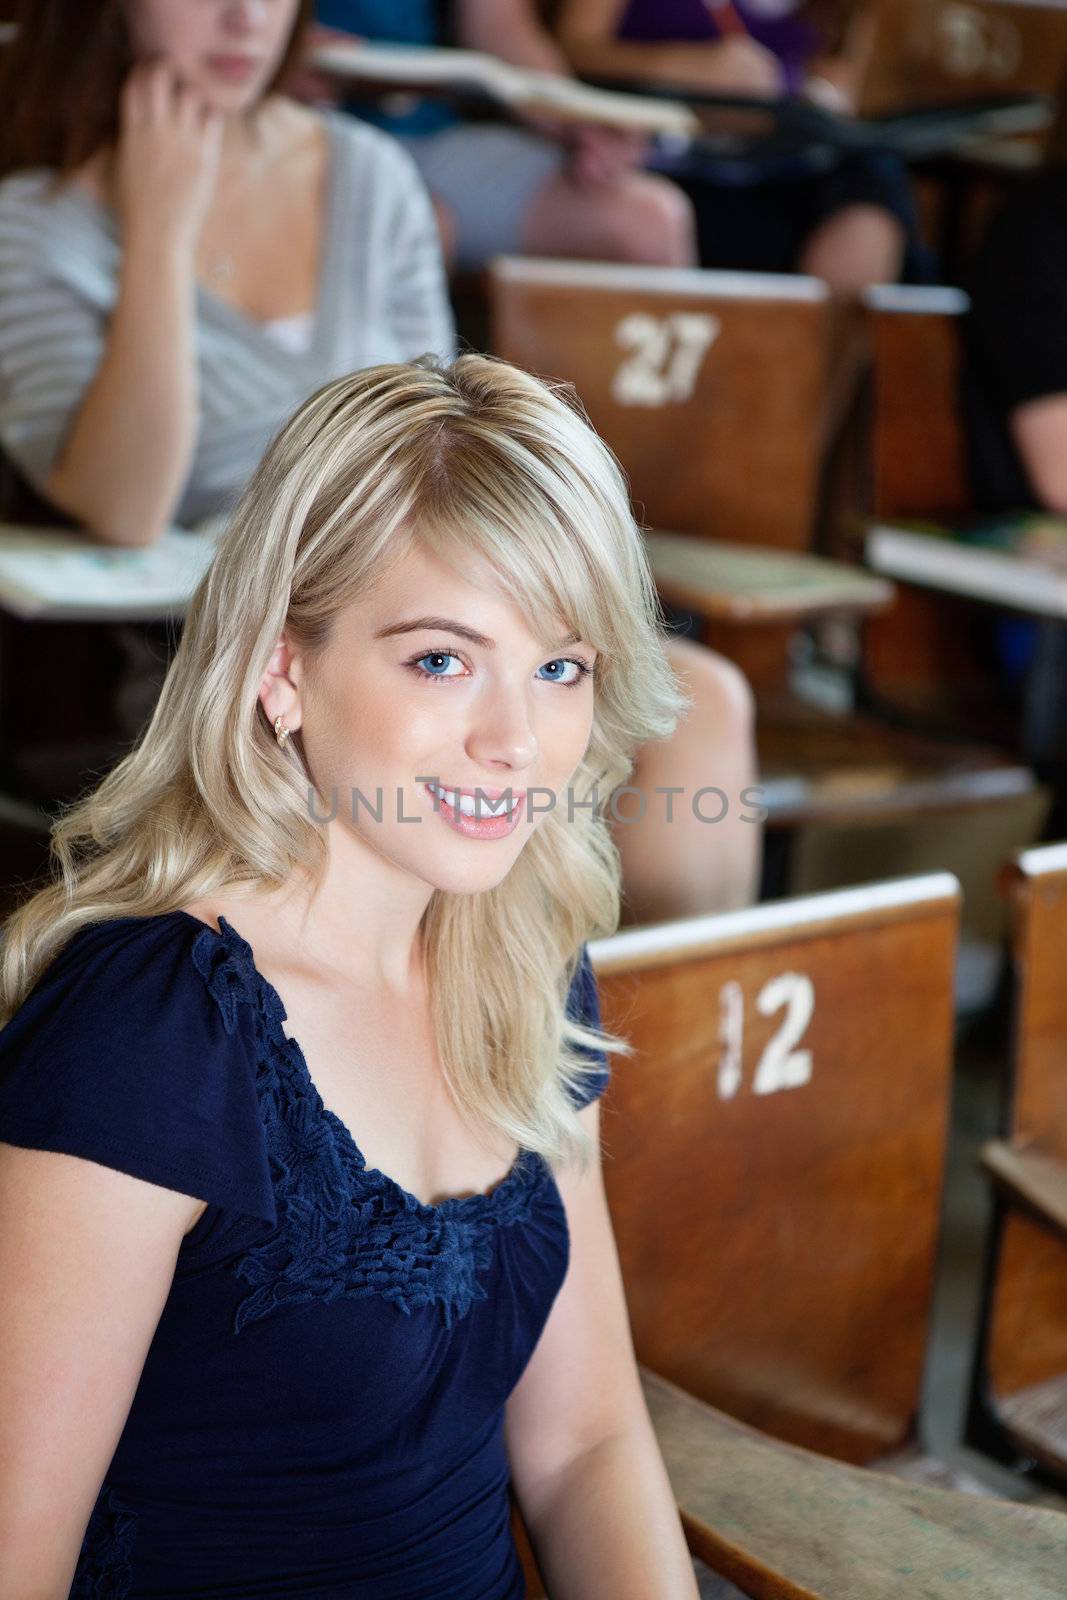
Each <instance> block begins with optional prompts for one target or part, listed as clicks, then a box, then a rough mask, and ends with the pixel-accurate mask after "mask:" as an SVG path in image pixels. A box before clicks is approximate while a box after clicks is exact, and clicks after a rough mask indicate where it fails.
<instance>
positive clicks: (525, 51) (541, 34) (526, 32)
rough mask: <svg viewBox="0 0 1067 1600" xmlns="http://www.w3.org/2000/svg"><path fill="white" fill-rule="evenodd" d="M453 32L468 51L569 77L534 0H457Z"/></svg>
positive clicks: (562, 57)
mask: <svg viewBox="0 0 1067 1600" xmlns="http://www.w3.org/2000/svg"><path fill="white" fill-rule="evenodd" d="M456 33H457V37H458V40H459V43H460V44H461V45H463V47H464V48H465V49H467V50H484V51H486V52H487V54H489V55H493V56H499V57H500V59H501V60H502V61H510V62H511V64H512V66H514V67H528V68H530V69H531V71H534V72H562V73H564V74H565V75H566V76H567V77H569V76H570V72H571V68H570V63H569V62H568V60H567V57H566V56H565V55H564V53H563V51H562V50H561V49H560V47H559V45H558V44H557V43H556V41H555V39H553V37H552V35H551V34H550V33H549V31H548V29H547V28H546V27H545V25H544V23H543V22H542V21H541V18H540V17H539V16H538V14H537V9H536V7H535V5H534V3H533V0H458V4H457V7H456Z"/></svg>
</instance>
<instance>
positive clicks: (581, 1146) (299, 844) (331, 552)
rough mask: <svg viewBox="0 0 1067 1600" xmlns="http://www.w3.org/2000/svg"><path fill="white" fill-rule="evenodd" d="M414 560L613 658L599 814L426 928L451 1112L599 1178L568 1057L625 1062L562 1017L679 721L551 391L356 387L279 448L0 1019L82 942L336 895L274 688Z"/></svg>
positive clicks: (83, 820)
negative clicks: (624, 838) (275, 671)
mask: <svg viewBox="0 0 1067 1600" xmlns="http://www.w3.org/2000/svg"><path fill="white" fill-rule="evenodd" d="M413 537H414V538H417V539H418V540H420V541H422V542H424V544H425V545H426V547H427V548H430V549H435V550H438V551H440V552H443V553H446V554H447V553H448V552H449V551H452V552H455V550H456V549H457V547H458V548H459V549H460V550H461V551H470V552H474V553H476V554H478V555H480V556H482V557H484V558H485V559H487V561H488V563H489V565H490V567H491V569H492V571H493V573H494V575H495V579H496V581H497V582H498V583H499V585H500V586H501V588H502V590H503V592H504V593H505V594H506V595H507V596H508V597H509V598H511V599H512V600H513V601H514V602H515V603H516V604H517V605H518V606H519V607H520V608H521V610H522V612H523V614H524V616H525V617H527V618H529V619H530V620H531V621H532V623H534V624H536V626H537V627H538V628H539V629H540V630H541V634H542V637H549V632H548V629H549V628H550V627H551V628H555V627H557V626H558V624H559V621H560V618H563V619H564V620H565V622H566V623H567V624H568V625H569V626H571V627H573V628H574V630H575V631H576V632H577V633H578V634H579V635H580V636H581V637H582V638H583V639H586V640H588V641H589V642H590V643H591V644H592V645H594V646H595V648H596V649H597V651H598V652H599V655H598V662H597V676H596V680H595V683H596V687H595V709H594V716H593V728H592V734H591V738H590V742H589V747H588V750H587V752H586V755H585V757H584V759H583V761H582V763H581V764H580V766H579V768H578V770H577V772H576V773H575V775H574V778H573V779H572V788H573V790H575V791H576V792H577V793H578V795H580V796H581V797H583V798H591V797H592V795H593V792H594V791H595V793H596V799H597V802H598V803H597V805H596V806H595V808H594V807H590V808H589V809H586V808H584V807H582V806H580V805H578V804H575V805H574V806H573V807H568V808H567V811H566V812H565V811H564V810H563V809H562V808H560V807H558V806H557V807H556V809H555V810H553V811H552V812H550V813H548V814H546V815H545V816H544V817H543V818H542V820H541V822H540V826H539V827H538V828H537V830H536V831H535V832H534V833H533V834H532V835H531V837H530V839H529V842H528V843H527V845H526V846H525V848H524V850H523V851H522V853H521V854H520V856H519V857H518V859H517V860H516V862H515V864H514V866H513V867H512V869H511V871H510V872H509V873H508V874H507V876H506V877H505V878H504V879H503V881H502V882H501V883H500V884H499V885H497V886H496V887H495V888H493V889H492V890H489V891H486V892H484V893H481V894H473V895H460V894H448V893H444V892H440V891H438V892H435V893H434V894H433V895H432V896H431V899H430V903H429V905H428V907H427V909H426V912H425V914H424V920H423V939H424V949H425V952H426V961H427V970H428V973H429V977H430V992H431V995H432V1005H433V1017H434V1027H435V1032H436V1037H437V1041H438V1048H439V1053H440V1061H441V1066H442V1071H443V1073H444V1075H445V1077H446V1081H447V1083H448V1086H449V1088H450V1090H451V1092H452V1095H453V1097H454V1099H455V1101H456V1103H457V1105H458V1107H459V1108H460V1109H461V1110H462V1111H463V1112H464V1113H465V1114H466V1115H467V1116H468V1117H470V1118H471V1119H473V1120H474V1121H476V1122H480V1123H481V1124H482V1125H483V1126H485V1127H487V1128H489V1129H491V1130H494V1131H499V1132H500V1133H502V1134H505V1135H506V1136H507V1137H508V1138H509V1139H511V1140H513V1141H515V1142H516V1143H517V1144H518V1145H520V1146H523V1147H526V1148H528V1149H532V1150H536V1151H539V1152H540V1153H541V1154H542V1155H543V1156H544V1157H545V1158H546V1159H547V1160H549V1161H551V1162H553V1163H556V1162H558V1161H561V1160H563V1159H566V1158H568V1157H569V1156H572V1155H575V1156H577V1157H578V1159H579V1161H580V1162H582V1163H584V1161H585V1160H586V1159H587V1158H588V1155H589V1153H590V1141H589V1139H588V1136H587V1135H586V1133H585V1130H584V1128H583V1127H582V1125H581V1124H580V1123H579V1121H578V1119H577V1115H576V1113H575V1111H574V1108H573V1106H572V1104H571V1101H570V1099H569V1097H568V1095H567V1092H566V1091H567V1089H568V1088H569V1087H571V1086H577V1085H579V1084H580V1083H581V1081H582V1078H583V1076H584V1073H585V1072H586V1071H587V1070H588V1062H587V1060H586V1059H585V1058H584V1057H583V1055H582V1054H581V1053H580V1051H578V1050H577V1049H576V1046H579V1045H586V1046H592V1047H594V1048H595V1047H596V1046H597V1045H600V1046H601V1047H606V1048H609V1049H619V1048H622V1049H625V1046H624V1045H622V1044H621V1042H620V1041H617V1040H614V1039H611V1038H610V1037H609V1036H607V1035H604V1034H597V1033H595V1032H593V1031H591V1030H588V1029H583V1028H581V1027H578V1026H575V1025H573V1024H572V1023H570V1022H569V1020H568V1019H567V1018H566V1017H565V1014H564V1001H565V999H566V995H567V992H568V988H569V985H570V982H571V979H572V977H573V976H574V973H575V971H576V969H577V962H578V958H579V955H580V947H581V945H582V944H583V943H584V942H585V941H586V940H587V939H591V938H594V937H597V936H600V935H603V934H606V933H609V932H611V931H612V930H613V929H614V928H615V927H616V926H617V923H618V913H619V860H618V852H617V850H616V848H615V845H614V842H613V840H612V838H611V834H610V831H609V827H608V820H607V817H606V815H605V812H606V808H607V804H608V800H609V797H610V796H611V794H612V792H613V791H614V790H615V789H616V788H617V786H618V785H619V784H620V783H622V782H624V781H625V779H626V778H627V777H628V776H629V774H630V772H631V770H632V763H633V757H634V754H635V752H636V750H637V747H638V746H639V745H640V744H641V743H642V742H643V741H645V740H647V739H656V738H664V737H666V736H667V735H668V734H669V733H670V731H671V729H672V728H673V726H674V724H675V721H676V719H677V716H678V715H679V713H680V711H681V710H682V709H683V708H684V706H685V705H686V703H687V702H686V700H685V699H684V697H683V695H682V694H681V692H680V689H679V686H678V684H677V682H676V680H675V678H674V677H673V674H672V672H671V669H670V667H669V665H668V663H667V660H666V657H665V655H664V652H663V648H662V643H663V637H664V635H663V628H662V622H661V617H660V613H659V607H658V601H657V598H656V593H655V589H654V586H653V583H652V581H651V578H650V575H649V570H648V566H647V562H646V557H645V551H644V545H643V541H642V539H641V536H640V533H639V531H638V529H637V527H636V525H635V523H634V520H633V516H632V513H631V510H630V503H629V497H628V494H627V491H626V485H625V482H624V480H623V477H622V474H621V472H620V471H619V468H618V465H617V463H616V462H615V459H614V457H613V456H612V455H611V453H610V451H609V450H608V449H607V447H606V446H605V445H604V444H603V443H602V441H601V440H600V439H598V438H597V436H596V434H595V433H594V432H593V430H592V429H591V428H590V426H589V425H588V423H587V422H586V421H585V419H584V418H583V417H582V416H581V415H580V414H579V412H578V410H577V408H576V406H575V405H574V404H572V403H569V402H568V399H567V398H565V396H564V394H563V393H562V392H561V391H560V390H559V389H555V388H552V387H550V386H549V385H547V384H545V383H543V382H541V381H539V380H538V379H536V378H533V377H531V376H529V375H528V374H527V373H525V372H521V371H519V370H518V369H517V368H515V367H512V366H509V365H508V364H506V363H504V362H501V361H497V360H493V359H491V358H489V357H484V356H474V355H465V356H462V357H460V358H459V359H458V360H457V361H455V362H454V363H453V364H452V365H450V366H441V365H439V364H436V363H434V362H431V361H430V360H429V359H428V358H427V359H424V360H423V361H418V362H414V363H410V364H403V365H390V366H379V367H372V368H369V369H367V370H365V371H362V372H358V373H355V374H354V375H352V376H350V377H345V378H341V379H338V380H337V381H336V382H333V383H331V384H328V385H327V386H326V387H325V388H324V389H321V390H320V391H319V392H318V393H317V394H315V395H313V396H312V397H311V399H310V400H308V401H307V402H306V404H305V405H303V406H302V407H301V409H300V410H299V411H298V412H297V413H296V415H295V416H294V417H293V418H292V420H291V421H290V422H289V423H288V424H287V425H286V426H285V428H284V429H283V430H282V431H281V433H280V434H279V435H278V437H277V438H276V439H275V440H274V442H273V443H272V445H271V447H270V449H269V450H268V452H267V454H266V456H265V457H264V459H263V461H262V462H261V464H260V466H259V467H258V468H257V470H256V472H255V474H254V475H253V477H252V479H251V481H250V483H249V485H248V487H247V489H246V491H245V493H244V495H243V497H242V499H241V502H240V504H239V505H238V507H237V509H236V511H235V513H234V516H233V519H232V522H231V524H230V526H229V528H228V529H227V531H226V533H225V535H224V537H223V539H222V541H221V542H220V545H219V549H218V552H217V554H216V556H215V558H214V560H213V562H212V564H211V567H210V569H209V570H208V572H207V574H206V575H205V577H204V578H203V580H202V582H201V583H200V585H199V587H198V589H197V591H196V593H195V595H194V597H193V600H192V603H191V605H190V608H189V612H188V615H187V618H186V622H185V626H184V630H183V634H182V639H181V644H180V647H179V649H178V651H177V654H176V656H175V658H174V660H173V661H172V663H171V665H170V669H169V671H168V673H167V677H166V681H165V683H164V685H163V689H162V692H161V694H160V697H159V700H158V702H157V704H156V708H155V711H154V713H153V715H152V718H151V720H150V721H149V723H148V725H147V727H146V728H145V730H144V732H143V733H142V735H141V737H140V739H139V740H138V742H137V744H136V746H135V747H134V749H133V750H131V751H130V753H129V754H128V755H126V756H125V758H124V759H123V760H122V761H120V762H119V763H118V765H117V766H116V767H115V768H114V769H113V771H111V772H110V773H109V774H108V776H107V777H106V778H104V780H103V781H102V782H101V783H100V784H99V786H98V787H97V788H96V789H94V790H93V791H92V792H91V793H89V794H88V795H87V796H85V797H83V798H82V799H80V800H79V801H77V802H76V803H75V804H74V805H73V806H72V807H70V808H69V809H68V810H67V811H66V813H65V814H64V815H62V816H61V818H60V819H59V820H58V821H57V823H56V824H55V826H54V829H53V833H52V860H53V873H52V881H51V882H50V883H49V884H48V885H47V886H46V887H44V888H43V889H41V890H40V891H39V892H38V893H36V894H34V895H33V896H32V898H30V899H29V900H28V901H27V902H26V903H25V904H24V905H22V906H20V907H19V908H18V909H17V910H16V911H15V912H14V913H13V914H12V915H11V916H10V917H9V918H8V919H7V921H6V922H5V923H4V925H3V930H2V939H3V948H2V954H0V1006H2V1009H3V1016H2V1019H0V1020H3V1021H6V1020H7V1019H8V1018H9V1017H10V1015H11V1013H12V1012H13V1011H14V1009H15V1008H16V1007H17V1006H18V1005H19V1004H20V1003H21V1001H22V1000H23V999H24V998H25V996H26V994H27V993H28V991H29V989H30V988H31V987H32V985H33V983H34V981H35V980H36V978H37V977H38V976H39V975H40V973H41V972H42V970H43V969H44V968H45V966H46V965H47V964H48V962H49V961H50V960H51V959H52V958H53V957H54V956H55V955H56V953H57V952H58V951H59V950H60V948H61V947H62V946H63V945H64V944H65V943H66V941H67V940H68V939H69V938H70V937H71V935H72V934H73V933H74V932H75V931H76V930H77V929H78V928H80V927H81V926H83V925H84V924H87V923H93V922H99V921H105V920H108V919H112V918H117V917H129V916H144V917H148V916H153V915H158V914H161V913H164V912H168V911H173V910H177V909H179V908H181V907H182V906H183V905H184V904H186V903H188V902H195V901H199V900H203V899H210V897H211V896H212V895H213V894H217V893H219V892H220V891H222V890H224V889H225V888H227V887H229V886H236V885H243V886H251V887H253V888H255V887H262V888H263V889H264V890H270V889H274V888H277V887H279V886H281V885H282V884H283V883H284V882H285V880H286V879H287V878H288V877H289V875H290V874H291V873H292V872H293V871H294V870H295V869H297V868H300V869H303V870H305V871H307V873H308V874H309V875H310V877H311V880H312V881H313V882H317V881H318V878H319V875H320V874H321V872H322V870H323V869H324V867H325V865H326V861H327V842H326V837H325V834H324V831H323V829H322V827H321V825H320V824H319V823H318V822H317V821H316V820H315V819H314V817H313V816H312V814H311V812H312V807H311V806H309V799H310V798H312V797H313V794H314V789H313V785H312V784H311V779H310V775H309V773H308V771H307V768H306V766H305V764H304V760H303V754H302V748H301V744H300V739H299V735H294V736H293V737H292V738H291V739H290V741H289V744H288V745H287V746H286V747H285V748H284V749H282V748H279V746H278V744H277V742H276V740H275V738H274V735H273V732H272V729H271V725H270V723H269V721H268V719H267V717H266V714H265V713H264V711H263V707H262V705H261V703H260V701H259V696H258V690H259V685H260V682H261V679H262V676H263V672H264V669H265V667H266V664H267V662H268V660H269V659H270V656H271V653H272V650H273V648H274V646H275V643H276V641H277V639H278V637H279V635H280V634H281V632H282V630H283V629H284V630H285V631H286V633H287V634H288V636H289V638H290V639H291V640H292V641H293V642H294V645H295V647H296V648H297V649H299V650H302V651H303V652H305V654H306V658H307V660H308V661H313V660H314V658H315V653H316V651H318V650H320V649H321V648H322V647H323V646H324V645H325V644H326V643H327V641H328V639H329V636H330V631H331V626H332V624H333V622H334V619H335V618H336V617H337V615H338V613H339V612H341V611H342V609H343V608H345V607H346V606H348V605H349V604H350V603H351V602H352V601H353V600H355V599H357V598H358V597H359V596H360V595H361V594H362V593H363V592H365V590H366V589H367V587H368V585H369V584H370V583H371V582H372V581H373V580H374V578H375V577H376V575H378V574H379V573H380V572H381V570H382V563H383V562H386V561H388V560H391V559H392V558H393V556H395V555H396V554H397V553H399V552H400V551H402V550H403V549H404V548H406V547H407V546H406V541H407V540H408V539H410V538H413ZM319 814H320V815H321V813H319Z"/></svg>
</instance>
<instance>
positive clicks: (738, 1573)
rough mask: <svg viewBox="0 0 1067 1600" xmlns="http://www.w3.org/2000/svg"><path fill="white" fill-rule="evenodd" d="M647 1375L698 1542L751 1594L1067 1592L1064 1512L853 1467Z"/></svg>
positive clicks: (1033, 1598) (1004, 1598)
mask: <svg viewBox="0 0 1067 1600" xmlns="http://www.w3.org/2000/svg"><path fill="white" fill-rule="evenodd" d="M643 1381H644V1391H645V1398H646V1400H647V1401H648V1405H649V1410H650V1413H651V1415H652V1420H653V1423H654V1425H655V1429H656V1436H657V1439H658V1440H659V1444H660V1448H661V1450H662V1451H663V1455H664V1460H665V1461H666V1465H667V1471H668V1473H669V1475H670V1478H671V1483H672V1485H673V1488H674V1492H675V1497H676V1498H677V1500H678V1503H679V1506H680V1508H681V1511H682V1516H683V1522H684V1524H685V1528H686V1534H687V1538H688V1540H689V1544H690V1548H691V1549H692V1550H693V1551H694V1553H695V1554H697V1555H699V1556H700V1557H701V1558H702V1559H703V1560H705V1561H707V1562H708V1564H709V1565H710V1566H712V1567H714V1568H715V1569H716V1570H717V1571H720V1572H723V1573H725V1575H726V1576H727V1577H729V1578H731V1579H732V1580H733V1581H734V1582H735V1583H737V1584H738V1585H739V1587H740V1588H742V1589H743V1590H744V1591H745V1593H747V1594H749V1595H751V1596H753V1597H754V1600H903V1597H905V1596H914V1597H916V1600H918V1597H920V1596H921V1597H922V1600H1062V1596H1063V1593H1064V1573H1065V1572H1067V1516H1064V1515H1063V1514H1061V1513H1059V1512H1056V1511H1044V1510H1035V1509H1031V1508H1030V1507H1027V1506H1019V1505H1015V1504H1012V1503H1010V1502H1007V1501H1002V1500H990V1499H986V1498H979V1497H972V1496H969V1495H961V1494H955V1493H953V1492H952V1491H950V1490H946V1489H936V1488H930V1487H928V1486H926V1485H922V1484H915V1483H909V1482H905V1481H904V1480H898V1479H894V1478H891V1477H883V1476H881V1475H879V1474H875V1473H872V1472H869V1471H866V1470H864V1469H863V1468H860V1467H849V1466H845V1465H843V1464H842V1463H841V1462H838V1461H830V1460H827V1459H826V1458H825V1457H823V1456H819V1455H815V1454H812V1453H811V1452H809V1451H806V1450H800V1449H795V1448H792V1447H790V1446H788V1445H783V1444H780V1443H778V1442H777V1441H775V1440H771V1439H768V1438H766V1437H765V1436H763V1435H761V1434H759V1433H757V1432H755V1431H754V1430H753V1429H751V1428H747V1427H744V1426H743V1425H741V1424H740V1423H738V1422H735V1421H733V1420H732V1419H731V1418H729V1417H725V1416H723V1415H721V1413H717V1412H715V1411H714V1410H712V1409H711V1408H709V1407H707V1406H701V1405H699V1404H697V1403H695V1402H694V1400H693V1399H692V1397H691V1396H689V1395H687V1394H685V1393H684V1392H682V1391H681V1390H679V1389H677V1388H676V1387H675V1386H674V1385H672V1384H669V1383H665V1382H664V1381H663V1379H662V1378H659V1377H657V1376H656V1375H655V1374H653V1373H651V1372H645V1373H644V1374H643Z"/></svg>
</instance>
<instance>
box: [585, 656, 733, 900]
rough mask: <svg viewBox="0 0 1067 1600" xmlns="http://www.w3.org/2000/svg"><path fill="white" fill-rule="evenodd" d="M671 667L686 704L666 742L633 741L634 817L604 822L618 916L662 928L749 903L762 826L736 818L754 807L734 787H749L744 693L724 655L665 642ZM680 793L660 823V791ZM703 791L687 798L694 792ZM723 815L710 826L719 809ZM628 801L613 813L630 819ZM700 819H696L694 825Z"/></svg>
mask: <svg viewBox="0 0 1067 1600" xmlns="http://www.w3.org/2000/svg"><path fill="white" fill-rule="evenodd" d="M667 654H668V656H669V659H670V662H671V666H672V667H673V668H674V670H675V672H676V673H677V674H678V676H679V678H680V679H681V680H682V683H683V686H684V688H685V689H686V691H687V693H688V694H689V695H690V696H691V698H692V707H691V709H690V711H689V714H688V715H687V716H686V718H685V719H684V721H682V722H680V723H679V725H678V727H677V728H676V729H675V731H674V733H673V734H672V735H671V737H670V738H669V739H665V740H658V741H655V742H653V743H650V744H646V745H643V746H642V748H641V750H640V752H639V753H638V758H637V763H636V767H635V770H634V775H633V777H632V779H631V783H632V784H633V786H634V787H635V788H639V789H641V790H642V791H643V793H644V796H645V802H646V803H645V812H644V816H643V818H641V819H640V820H634V821H629V822H624V821H621V820H619V821H616V822H615V823H614V825H613V833H614V838H615V842H616V844H617V845H618V847H619V854H620V855H621V857H622V877H623V902H624V903H623V920H624V921H626V922H637V923H644V922H663V921H667V920H669V919H671V918H674V917H689V916H697V915H699V914H701V913H703V912H708V911H727V910H730V909H732V908H733V907H735V906H742V905H749V904H751V902H752V901H753V900H754V899H755V897H756V893H757V889H758V883H759V867H760V845H761V840H762V833H763V830H762V826H761V825H760V823H759V822H752V821H746V820H744V819H745V818H746V817H751V816H752V815H753V813H754V812H756V811H757V810H758V796H756V797H755V802H756V803H755V804H753V803H751V799H750V802H749V803H746V801H745V800H743V799H742V791H743V790H745V789H747V788H749V787H752V786H755V785H757V784H758V782H759V777H758V771H757V766H756V753H755V740H754V724H755V712H754V706H753V699H752V691H751V689H750V688H749V686H748V682H747V680H746V679H745V678H744V677H743V676H742V674H741V673H740V672H739V671H738V669H737V668H736V667H735V666H734V665H733V664H732V663H731V662H729V661H727V660H726V659H725V657H723V656H720V655H716V654H715V653H714V652H713V651H711V650H707V649H705V648H704V646H703V645H698V644H694V643H692V641H690V640H688V639H672V640H671V642H670V644H669V645H668V647H667ZM672 786H673V787H675V788H680V789H682V791H683V793H681V794H675V795H674V796H673V797H672V798H673V807H672V813H673V814H672V818H671V821H669V822H668V821H667V799H668V797H667V795H666V794H657V793H656V792H655V791H656V789H657V788H660V789H665V788H668V787H672ZM701 789H704V790H707V791H708V792H707V793H706V794H705V795H703V796H700V797H698V798H697V800H696V808H695V809H694V797H695V796H698V791H699V790H701ZM712 791H721V795H722V796H725V805H726V812H725V815H723V816H722V819H721V820H719V821H715V820H713V819H715V818H717V817H719V815H720V813H721V812H722V810H723V805H724V801H723V799H722V798H721V797H720V795H719V794H717V793H715V792H712ZM638 809H639V808H638V804H637V797H636V796H634V795H631V796H623V797H622V798H621V799H620V800H619V803H618V812H619V817H620V818H623V817H627V816H633V817H635V818H636V817H637V815H638ZM702 818H703V819H705V820H701V819H702Z"/></svg>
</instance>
